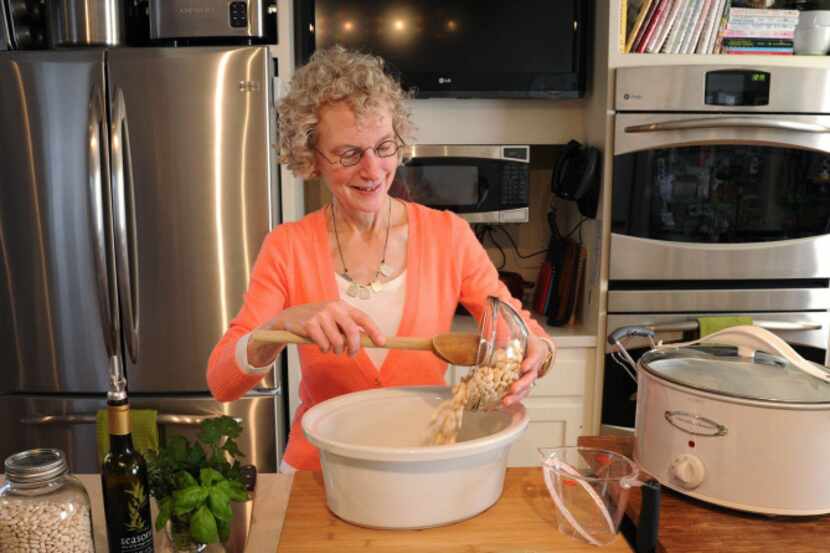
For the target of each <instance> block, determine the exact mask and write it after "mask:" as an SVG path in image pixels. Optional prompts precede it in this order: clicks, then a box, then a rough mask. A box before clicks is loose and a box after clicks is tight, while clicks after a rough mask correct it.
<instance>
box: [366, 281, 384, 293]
mask: <svg viewBox="0 0 830 553" xmlns="http://www.w3.org/2000/svg"><path fill="white" fill-rule="evenodd" d="M369 287H370V288H371V289H372V292H374V293H375V294H377V293H378V292H380V291H381V290H383V284H382V283H381V282H379V281H377V280H373V281H372V283H371V284H370V285H369Z"/></svg>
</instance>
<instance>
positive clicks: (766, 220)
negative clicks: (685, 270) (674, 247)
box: [612, 145, 830, 243]
mask: <svg viewBox="0 0 830 553" xmlns="http://www.w3.org/2000/svg"><path fill="white" fill-rule="evenodd" d="M612 209H613V223H612V224H613V232H616V233H619V234H625V235H628V236H638V237H642V238H652V239H656V240H667V241H676V242H696V243H744V242H769V241H774V240H787V239H791V238H804V237H810V236H817V235H822V234H827V233H830V156H829V155H826V154H822V153H816V152H809V151H805V150H798V149H786V148H781V147H768V146H749V145H707V146H688V147H679V148H664V149H654V150H648V151H644V152H634V153H630V154H623V155H618V156H616V157H615V160H614V184H613V203H612Z"/></svg>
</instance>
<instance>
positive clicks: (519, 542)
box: [278, 467, 632, 553]
mask: <svg viewBox="0 0 830 553" xmlns="http://www.w3.org/2000/svg"><path fill="white" fill-rule="evenodd" d="M601 550H602V553H616V552H623V553H631V551H632V550H631V548H630V547H629V546H628V544H627V542H626V541H625V539H624V538H623V537H622V536H621V535H620V536H618V537H617V539H616V540H615V541H614V542H613V543H611V544H610V545H608V546H605V547H603V548H601ZM278 551H279V553H329V552H331V553H341V552H343V551H371V552H377V553H392V552H395V553H397V552H401V551H403V552H407V553H416V552H426V553H432V552H434V553H448V552H464V553H490V552H492V553H496V552H498V553H545V552H551V553H553V552H556V553H579V552H586V553H590V552H593V553H596V552H597V551H598V550H597V548H596V547H594V546H591V545H588V544H587V543H584V542H582V541H578V540H576V539H573V538H569V537H568V536H565V535H564V534H562V533H560V532H559V530H557V526H556V520H555V516H554V505H553V501H552V500H551V498H550V495H548V492H547V488H545V484H544V480H543V479H542V472H541V470H540V469H539V468H538V467H536V468H509V469H507V475H506V477H505V482H504V493H503V494H502V497H501V498H500V499H499V500H498V501H497V502H496V504H495V505H493V506H492V507H490V508H489V509H488V510H486V511H485V512H483V513H481V514H480V515H478V516H476V517H473V518H471V519H469V520H466V521H463V522H459V523H456V524H451V525H448V526H442V527H439V528H429V529H425V530H372V529H368V528H361V527H358V526H354V525H352V524H349V523H347V522H343V521H342V520H340V519H338V518H337V517H336V516H334V515H333V514H332V513H331V512H330V511H329V510H328V509H327V508H326V498H325V489H324V484H323V479H322V475H321V474H320V473H311V472H298V473H297V474H295V475H294V482H293V484H292V487H291V495H290V497H289V499H288V510H287V512H286V516H285V522H284V523H283V527H282V534H281V535H280V542H279V549H278Z"/></svg>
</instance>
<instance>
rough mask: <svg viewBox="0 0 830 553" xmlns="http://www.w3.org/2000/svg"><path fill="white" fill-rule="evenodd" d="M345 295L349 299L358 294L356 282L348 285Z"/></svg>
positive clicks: (358, 288) (358, 289)
mask: <svg viewBox="0 0 830 553" xmlns="http://www.w3.org/2000/svg"><path fill="white" fill-rule="evenodd" d="M346 293H347V294H348V295H349V296H350V297H352V298H355V297H357V295H358V294H359V293H360V287H359V286H358V284H357V283H356V282H352V283H351V284H349V287H348V288H346Z"/></svg>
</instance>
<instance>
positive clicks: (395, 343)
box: [251, 330, 432, 351]
mask: <svg viewBox="0 0 830 553" xmlns="http://www.w3.org/2000/svg"><path fill="white" fill-rule="evenodd" d="M251 337H252V338H253V339H254V340H257V341H258V342H274V343H278V344H311V343H313V342H312V341H311V340H310V339H308V338H306V337H305V336H300V335H298V334H294V333H293V332H288V331H286V330H254V332H253V334H252V336H251ZM360 345H361V346H363V347H364V348H384V349H416V350H426V351H432V339H430V338H418V337H414V336H387V337H386V343H385V344H384V345H382V346H377V345H375V343H374V342H372V340H371V338H369V337H368V336H366V335H365V334H361V335H360Z"/></svg>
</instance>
